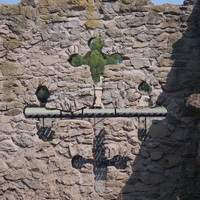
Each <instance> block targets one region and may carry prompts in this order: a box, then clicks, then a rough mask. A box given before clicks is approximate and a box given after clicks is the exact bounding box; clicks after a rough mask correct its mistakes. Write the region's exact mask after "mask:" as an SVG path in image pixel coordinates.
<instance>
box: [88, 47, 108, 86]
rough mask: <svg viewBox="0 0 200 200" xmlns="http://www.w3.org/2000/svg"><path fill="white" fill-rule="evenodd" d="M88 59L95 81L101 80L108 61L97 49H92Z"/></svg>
mask: <svg viewBox="0 0 200 200" xmlns="http://www.w3.org/2000/svg"><path fill="white" fill-rule="evenodd" d="M86 59H87V63H88V65H89V66H90V71H91V74H92V78H93V80H94V82H99V81H100V75H102V74H103V71H104V66H105V65H106V64H107V61H106V60H105V59H104V57H103V55H102V54H101V53H99V51H97V50H94V51H92V52H91V54H90V55H89V56H88V57H87V58H86ZM97 77H98V78H97Z"/></svg>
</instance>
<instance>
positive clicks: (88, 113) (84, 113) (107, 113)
mask: <svg viewBox="0 0 200 200" xmlns="http://www.w3.org/2000/svg"><path fill="white" fill-rule="evenodd" d="M24 115H25V117H26V118H61V119H75V118H94V117H95V118H115V117H165V116H166V115H167V110H166V109H165V108H163V107H156V108H139V109H136V108H123V109H82V110H79V111H74V112H64V111H60V110H48V109H46V108H38V107H37V108H28V107H27V108H26V109H24Z"/></svg>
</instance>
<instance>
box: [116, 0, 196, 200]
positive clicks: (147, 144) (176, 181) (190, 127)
mask: <svg viewBox="0 0 200 200" xmlns="http://www.w3.org/2000/svg"><path fill="white" fill-rule="evenodd" d="M190 4H195V5H194V7H193V10H192V14H190V15H189V6H191V5H190ZM187 7H188V8H187ZM180 9H181V10H182V11H183V14H181V16H179V17H177V16H175V17H176V18H177V19H178V18H179V20H180V21H181V23H180V24H181V27H180V31H181V30H182V33H183V35H182V38H181V39H179V40H178V41H176V42H175V43H174V45H173V47H172V51H171V52H170V51H169V52H168V53H170V54H171V57H170V59H171V61H172V63H173V65H172V67H171V70H170V72H169V73H168V76H167V79H166V82H165V83H164V82H163V86H162V89H163V92H162V94H161V95H160V96H159V98H158V100H157V102H158V104H159V105H162V106H165V107H166V108H167V110H168V115H167V117H166V118H165V119H160V120H153V122H152V123H151V125H150V128H149V130H148V132H147V133H146V132H145V135H141V134H142V133H140V136H141V138H143V137H145V140H142V142H141V148H140V151H139V153H138V154H137V155H136V159H135V160H134V161H132V175H131V176H130V178H129V180H128V181H127V182H126V184H125V186H124V188H123V189H122V191H121V194H120V196H119V197H118V200H199V199H200V176H199V163H198V159H197V158H198V148H199V136H200V134H199V129H198V126H197V123H198V120H199V116H200V115H199V116H198V115H195V116H192V115H191V113H194V112H195V111H194V110H195V109H196V108H197V107H198V105H200V98H197V97H198V96H200V95H198V94H200V1H198V0H196V3H194V1H192V0H190V1H189V0H186V1H185V5H184V6H181V7H180ZM187 10H188V11H187ZM190 13H191V12H190ZM187 14H188V16H187ZM185 25H186V26H187V29H186V30H185V28H184V27H185ZM160 67H162V66H160ZM193 96H194V97H195V98H193ZM194 101H195V103H196V104H195V103H194ZM190 104H192V106H193V109H194V110H189V111H190V112H188V108H189V107H190ZM185 111H187V116H186V115H185ZM188 113H189V114H188ZM143 134H144V132H143ZM146 134H148V136H147V135H146Z"/></svg>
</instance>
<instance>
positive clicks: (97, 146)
mask: <svg viewBox="0 0 200 200" xmlns="http://www.w3.org/2000/svg"><path fill="white" fill-rule="evenodd" d="M104 139H105V132H104V130H101V131H100V133H99V134H98V135H97V136H96V137H95V141H94V148H93V156H94V159H93V160H92V159H85V158H83V157H82V156H80V155H77V156H74V157H73V158H72V166H73V167H74V168H76V169H80V168H81V167H82V166H83V165H84V164H86V163H89V164H92V165H93V166H94V168H93V171H94V175H95V181H96V183H95V184H96V187H95V189H96V191H97V192H103V191H105V181H106V176H107V170H108V169H107V167H108V166H114V167H116V168H117V169H125V168H126V165H127V161H128V157H123V156H120V155H116V156H114V157H113V158H112V159H107V158H106V157H105V148H104V145H103V141H104Z"/></svg>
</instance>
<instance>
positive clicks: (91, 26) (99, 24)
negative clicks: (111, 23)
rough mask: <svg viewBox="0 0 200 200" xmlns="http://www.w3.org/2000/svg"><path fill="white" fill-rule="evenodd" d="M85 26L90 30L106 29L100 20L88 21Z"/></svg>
mask: <svg viewBox="0 0 200 200" xmlns="http://www.w3.org/2000/svg"><path fill="white" fill-rule="evenodd" d="M85 26H86V27H87V28H89V29H95V28H103V27H104V25H103V23H102V21H100V20H88V21H87V22H86V23H85Z"/></svg>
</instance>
